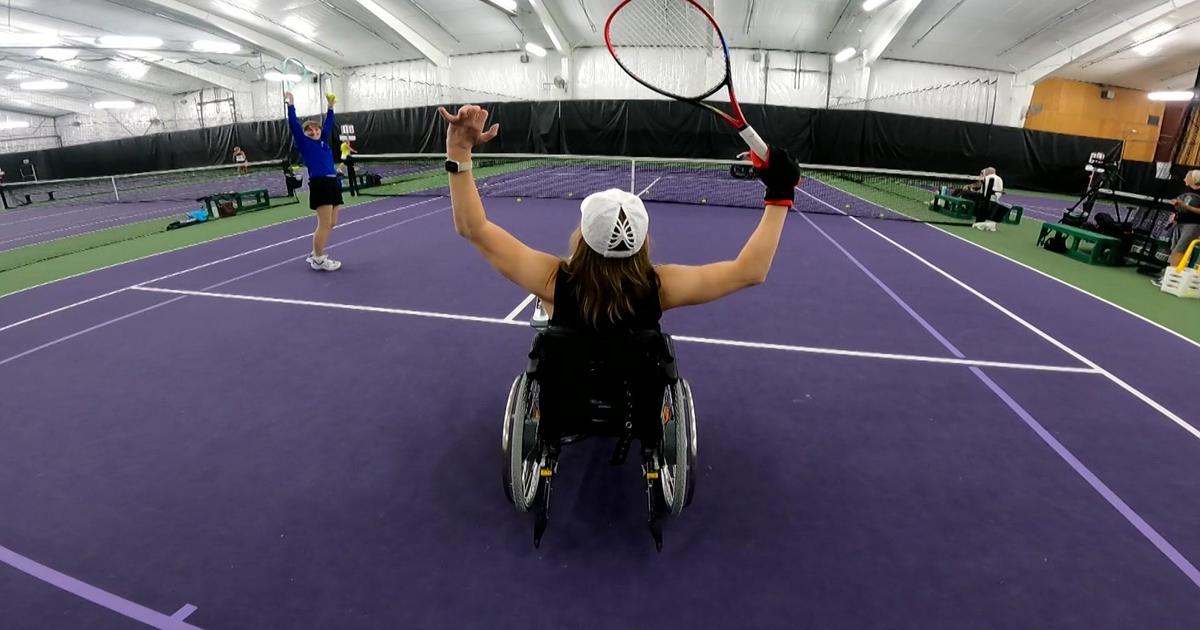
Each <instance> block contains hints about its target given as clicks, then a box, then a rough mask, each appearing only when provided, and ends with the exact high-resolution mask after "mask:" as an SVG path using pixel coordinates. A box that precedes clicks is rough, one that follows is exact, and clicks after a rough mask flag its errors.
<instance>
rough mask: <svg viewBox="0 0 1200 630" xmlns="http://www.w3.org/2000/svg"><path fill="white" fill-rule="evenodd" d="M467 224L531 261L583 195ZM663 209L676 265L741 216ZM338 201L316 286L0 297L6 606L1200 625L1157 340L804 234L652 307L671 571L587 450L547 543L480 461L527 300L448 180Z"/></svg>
mask: <svg viewBox="0 0 1200 630" xmlns="http://www.w3.org/2000/svg"><path fill="white" fill-rule="evenodd" d="M596 183H597V182H594V181H588V182H583V183H582V184H581V185H583V186H584V187H589V186H590V187H595V184H596ZM646 183H647V184H650V183H651V182H646ZM663 183H669V180H668V182H659V184H656V185H655V186H658V185H662V184H663ZM652 191H653V188H652V190H651V192H652ZM800 193H801V194H800V195H799V200H800V203H801V204H804V205H807V206H812V207H811V208H807V209H812V210H816V211H821V210H828V209H829V208H821V207H818V206H822V205H824V206H831V207H832V210H839V209H843V208H847V207H850V206H855V205H858V204H863V203H866V202H865V201H863V200H861V199H858V198H856V197H853V196H852V195H850V194H849V193H846V192H842V191H840V190H836V189H833V188H831V187H829V186H827V185H825V184H822V183H820V182H816V181H810V182H809V184H807V185H806V186H805V187H804V188H802V189H801V191H800ZM555 194H560V193H555ZM647 198H648V199H651V200H653V195H652V194H648V195H647ZM487 206H488V211H489V213H490V215H491V217H492V218H493V220H495V221H496V222H497V223H499V224H500V225H502V226H504V227H505V228H507V229H509V230H510V231H512V232H513V233H514V234H516V235H517V236H518V237H520V238H521V239H523V240H525V241H526V242H528V243H529V244H530V245H532V246H535V247H538V248H542V249H545V250H547V251H553V252H559V251H563V250H565V248H566V245H567V237H568V234H569V233H570V231H571V230H572V228H573V227H574V226H576V225H577V224H578V204H577V202H574V201H570V200H552V199H529V198H523V199H515V198H493V199H491V200H489V201H488V204H487ZM649 207H650V212H651V217H652V221H653V230H652V234H653V241H652V245H651V246H652V251H653V253H654V258H655V259H657V260H659V261H671V262H681V263H699V262H706V261H712V260H717V259H721V258H727V257H732V256H735V255H736V254H737V250H738V248H739V247H740V246H741V243H742V239H743V237H744V235H746V234H749V232H750V231H751V230H752V229H753V228H754V225H755V223H756V221H757V213H756V212H755V211H753V210H748V209H746V208H735V207H724V206H720V205H716V204H715V203H709V204H708V205H682V204H667V203H653V202H651V203H650V204H649ZM343 217H344V218H343V223H342V225H340V226H339V227H338V229H337V230H336V231H335V232H334V235H333V238H332V243H334V247H335V248H336V252H337V256H338V257H339V258H340V259H341V260H343V261H344V263H345V267H344V268H343V269H342V270H341V271H339V272H338V273H336V274H318V273H314V272H312V271H311V270H310V269H309V268H308V267H307V266H306V265H305V264H304V263H303V262H302V260H303V258H304V256H305V254H307V252H308V244H307V239H308V237H309V233H310V230H311V225H310V224H309V222H308V221H298V222H289V223H283V224H279V225H275V226H272V227H268V228H263V229H260V230H256V231H253V232H248V233H244V234H240V235H236V236H231V237H228V238H224V239H221V240H217V241H212V242H209V243H205V244H202V245H198V246H194V247H190V248H187V249H183V250H179V251H174V252H170V253H166V254H161V255H157V256H153V257H150V258H145V259H142V260H138V261H134V262H130V263H127V264H123V265H119V266H116V267H111V268H107V269H102V270H99V271H95V272H92V273H89V274H86V275H82V276H78V277H74V278H70V279H67V280H62V281H59V282H55V283H52V284H48V285H44V286H41V287H36V288H33V289H29V290H26V291H23V292H20V293H16V294H12V295H9V296H7V297H4V298H0V368H2V369H3V370H4V371H5V378H4V379H3V382H4V395H3V399H4V401H5V409H6V412H7V413H6V415H8V416H9V417H10V418H15V419H18V420H17V421H14V422H9V423H5V424H4V425H3V426H2V428H0V461H3V462H5V465H4V466H0V483H3V485H4V487H6V488H10V489H11V491H10V492H6V493H3V494H2V495H0V513H2V514H4V515H5V518H3V519H0V561H3V563H4V565H5V566H4V567H3V568H0V592H4V593H5V594H6V598H5V599H6V602H5V620H6V621H5V624H11V625H12V627H20V628H24V627H30V628H33V627H46V626H47V625H48V620H52V621H53V623H54V625H55V626H57V627H64V626H69V627H78V628H127V627H139V624H143V625H149V626H153V627H159V628H190V627H198V628H328V627H389V628H407V627H422V628H423V627H471V628H475V627H478V628H508V627H517V626H522V627H533V628H541V627H546V628H564V627H587V628H618V627H621V628H625V627H630V626H642V625H653V626H658V627H680V628H683V627H705V628H710V627H712V628H727V627H749V628H797V627H814V628H896V627H904V628H946V627H970V628H1016V627H1029V626H1030V620H1037V622H1036V624H1035V625H1038V626H1044V627H1053V628H1081V629H1082V628H1087V629H1096V628H1114V629H1115V628H1130V627H1143V628H1156V629H1158V628H1162V629H1171V628H1180V629H1184V628H1192V627H1194V626H1195V619H1197V618H1200V571H1198V570H1197V568H1196V562H1198V561H1200V502H1197V501H1195V497H1196V495H1197V491H1200V429H1197V428H1196V426H1195V421H1194V419H1195V418H1198V417H1200V402H1198V401H1197V399H1196V397H1195V395H1194V392H1193V391H1192V388H1190V387H1188V386H1186V384H1185V382H1184V379H1179V380H1171V379H1165V378H1163V377H1162V375H1163V371H1162V370H1161V369H1150V368H1151V367H1156V368H1161V366H1166V365H1169V366H1172V372H1173V373H1176V374H1181V375H1182V374H1194V373H1196V371H1197V370H1200V348H1198V347H1197V346H1196V345H1195V344H1194V343H1192V342H1190V341H1187V340H1185V339H1183V338H1182V337H1180V336H1178V335H1176V334H1174V333H1171V332H1168V331H1166V330H1165V329H1163V328H1161V327H1158V326H1156V325H1154V324H1151V323H1149V322H1147V321H1145V320H1142V319H1139V318H1137V317H1135V316H1133V315H1130V314H1128V313H1126V312H1124V311H1121V310H1118V309H1117V308H1116V307H1113V306H1110V305H1108V304H1105V303H1103V302H1101V301H1099V300H1097V299H1095V298H1093V297H1091V296H1089V295H1086V294H1084V293H1082V292H1080V291H1077V290H1075V289H1073V288H1070V287H1068V286H1067V285H1065V284H1062V283H1060V282H1058V281H1056V280H1053V279H1051V278H1049V277H1047V276H1044V275H1041V274H1039V273H1037V272H1034V271H1031V270H1029V269H1027V268H1025V267H1022V266H1020V265H1018V264H1016V263H1014V262H1011V261H1009V260H1006V259H1004V258H1001V257H999V256H996V255H994V254H992V253H990V252H987V251H985V250H983V249H980V248H978V247H976V246H974V245H972V244H970V243H968V242H966V241H963V240H960V239H958V238H955V237H954V236H952V235H950V234H948V233H946V232H943V231H939V230H937V229H935V228H933V227H930V226H928V225H921V224H918V223H904V222H895V221H870V220H864V221H860V220H859V219H857V218H853V217H840V216H829V215H820V214H811V215H810V214H793V215H789V218H788V223H789V225H788V226H787V228H786V230H785V233H784V237H783V242H782V243H781V246H780V248H779V253H778V255H777V257H776V260H775V264H774V267H773V268H772V271H771V275H770V278H769V279H768V281H767V283H766V284H765V285H763V286H761V287H758V288H755V289H752V290H750V291H746V292H744V293H741V294H738V295H735V296H733V297H731V298H729V299H726V300H722V301H721V302H719V303H715V304H712V305H709V306H705V307H698V308H694V309H685V310H681V311H672V312H670V313H668V314H667V315H666V316H665V317H664V320H663V325H664V329H665V330H666V331H668V332H670V333H671V334H673V335H675V338H676V342H677V352H678V355H679V367H680V371H681V373H682V374H683V375H684V376H685V377H686V378H687V379H688V380H690V381H691V383H692V387H693V391H694V394H695V405H696V413H697V416H698V435H699V437H698V441H699V453H700V475H699V478H698V487H697V496H696V500H695V502H694V504H693V505H692V506H691V507H690V508H689V509H688V510H687V511H685V512H684V514H683V515H682V516H680V517H679V518H675V519H672V520H670V521H669V522H668V523H667V524H666V546H665V548H664V550H663V552H662V553H656V552H655V551H654V547H653V544H652V542H651V541H650V539H649V537H648V536H647V535H646V533H645V522H644V519H645V512H644V510H645V506H644V501H645V497H644V494H643V492H642V488H641V486H640V483H639V479H640V475H639V471H638V469H637V466H636V465H633V464H629V465H626V466H624V467H612V466H610V465H609V464H608V461H607V460H608V456H609V454H610V453H611V448H610V446H609V445H608V444H606V443H604V442H603V441H594V442H585V443H583V444H581V445H579V446H575V447H570V448H568V449H566V451H565V452H564V455H563V460H562V462H563V466H562V468H561V469H560V472H559V477H560V485H559V486H558V487H557V489H556V497H555V508H554V512H553V515H552V518H553V522H552V525H551V527H550V529H549V531H548V533H547V535H546V538H545V540H544V542H543V543H542V546H541V548H540V549H536V550H535V549H534V548H533V547H532V546H531V544H530V536H529V522H528V521H527V520H526V519H525V518H524V517H523V515H520V514H517V513H516V512H515V511H514V510H513V508H512V506H511V504H510V503H509V502H508V501H506V499H505V497H504V494H503V492H502V489H501V484H500V483H499V480H498V479H497V477H498V471H499V469H500V462H501V448H500V435H501V421H502V415H503V413H504V405H505V399H506V396H507V393H508V388H509V385H510V384H511V383H512V379H513V377H514V376H515V375H516V374H517V373H518V372H519V371H520V370H521V369H523V367H524V361H525V354H526V352H527V351H528V348H529V343H530V341H531V339H532V336H533V330H532V329H531V328H530V327H529V325H528V319H529V317H530V315H531V311H532V308H531V306H530V304H529V300H528V299H527V298H528V296H527V295H525V294H523V293H522V292H521V291H520V290H519V289H517V288H515V287H514V286H513V285H511V284H509V283H508V282H507V281H505V280H504V279H502V278H501V277H500V276H498V275H497V274H495V273H494V272H493V271H492V270H491V269H490V268H489V267H488V266H487V265H486V263H484V262H483V261H482V260H481V259H480V257H479V256H478V255H477V254H476V253H475V252H474V251H473V250H472V249H471V247H470V246H469V245H468V244H467V243H466V242H463V241H462V240H461V239H459V238H458V237H457V236H456V235H455V234H454V230H453V227H452V225H451V218H450V212H449V200H448V199H447V198H445V197H438V196H428V195H427V196H422V197H396V198H389V199H381V200H378V201H373V202H370V203H367V204H363V205H360V206H355V207H352V208H347V209H345V210H344V212H343ZM1064 313H1071V316H1070V317H1069V318H1067V317H1064V316H1063V314H1064Z"/></svg>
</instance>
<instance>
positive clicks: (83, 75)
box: [0, 60, 171, 103]
mask: <svg viewBox="0 0 1200 630" xmlns="http://www.w3.org/2000/svg"><path fill="white" fill-rule="evenodd" d="M0 67H4V68H12V69H15V70H22V71H25V72H31V73H33V74H40V75H42V76H45V77H50V78H51V79H58V80H59V81H66V82H68V83H74V84H76V85H82V86H84V87H86V88H91V89H93V90H99V91H101V92H108V93H109V94H115V95H117V96H124V97H125V98H131V99H134V100H136V101H143V102H146V103H158V102H159V101H162V100H167V99H170V98H171V95H170V94H168V93H166V92H160V91H156V90H148V89H146V88H143V87H138V86H137V85H134V84H130V83H127V82H125V81H117V80H111V79H107V78H100V77H97V76H95V75H93V74H91V73H88V72H80V71H77V70H69V69H66V68H64V67H62V66H58V65H55V64H52V63H43V62H40V61H28V62H20V61H12V60H4V61H0Z"/></svg>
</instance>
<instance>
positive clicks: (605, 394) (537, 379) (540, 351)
mask: <svg viewBox="0 0 1200 630" xmlns="http://www.w3.org/2000/svg"><path fill="white" fill-rule="evenodd" d="M539 330H540V332H539V333H538V334H537V336H536V337H535V338H534V340H533V345H532V347H531V348H530V351H529V354H528V358H529V362H528V365H527V367H526V369H525V371H524V372H522V373H521V374H520V375H518V376H517V379H516V380H515V381H514V382H513V386H512V389H511V390H510V393H509V400H508V405H507V408H506V410H505V424H504V434H503V448H504V458H505V460H504V470H503V481H504V490H505V494H506V495H507V496H508V498H509V499H510V500H512V501H513V503H514V504H515V505H516V507H517V509H518V510H519V511H521V512H529V511H532V512H534V513H535V516H536V520H535V523H534V544H535V546H536V545H539V544H540V543H541V537H542V534H543V533H544V531H545V527H546V522H547V520H548V513H549V504H550V503H549V502H550V487H551V483H552V481H553V477H554V475H555V473H556V471H557V467H558V458H559V455H560V453H561V449H562V446H563V445H564V444H567V443H569V442H571V441H574V440H575V439H578V438H579V437H589V436H601V437H611V438H616V440H617V443H616V447H615V449H614V451H613V458H612V463H613V464H621V463H623V462H624V461H625V459H626V456H627V454H628V451H629V450H630V448H631V446H632V443H633V441H634V440H637V441H638V442H639V444H640V449H639V450H640V453H641V457H642V470H643V476H644V478H645V480H646V484H647V486H646V492H647V496H648V499H649V501H648V506H649V512H650V514H649V522H648V524H649V526H650V530H651V533H652V534H653V535H654V539H655V544H656V546H657V547H658V548H659V549H660V550H661V548H662V529H661V524H660V522H659V521H660V518H661V517H662V516H665V515H668V514H670V515H676V514H679V513H680V512H681V511H682V510H683V508H684V507H685V506H686V505H688V504H689V503H690V502H691V497H692V492H693V488H694V485H695V474H694V471H695V460H696V440H695V435H696V434H695V413H694V410H693V408H692V397H691V388H690V386H689V385H688V383H687V381H686V380H684V379H682V378H680V376H679V372H678V369H677V366H676V361H675V349H674V344H673V342H672V340H671V337H670V336H669V335H667V334H664V333H663V332H661V331H659V330H632V331H617V332H605V333H595V332H584V331H579V330H574V329H569V328H562V327H556V326H548V327H545V328H541V329H539Z"/></svg>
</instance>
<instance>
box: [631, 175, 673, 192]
mask: <svg viewBox="0 0 1200 630" xmlns="http://www.w3.org/2000/svg"><path fill="white" fill-rule="evenodd" d="M663 177H666V175H660V176H659V177H655V178H654V181H652V182H650V185H649V186H647V187H645V188H643V189H642V192H640V193H638V194H637V196H639V197H641V196H642V195H644V194H646V193H648V192H650V189H651V188H654V185H655V184H657V183H658V182H659V180H661V179H662V178H663Z"/></svg>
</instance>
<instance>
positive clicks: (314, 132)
mask: <svg viewBox="0 0 1200 630" xmlns="http://www.w3.org/2000/svg"><path fill="white" fill-rule="evenodd" d="M283 98H284V100H285V101H287V118H288V127H289V128H291V130H292V139H293V141H294V142H295V143H296V150H297V151H299V152H300V157H301V159H302V160H303V161H304V165H305V166H307V167H308V207H309V208H312V209H313V210H315V211H316V212H317V229H316V230H315V231H313V238H312V254H311V255H309V257H308V258H305V259H304V260H305V262H307V263H308V264H309V266H310V267H312V268H313V269H315V270H317V271H337V270H338V269H339V268H341V266H342V263H340V262H338V261H336V260H334V259H332V258H330V257H328V256H326V255H325V242H326V241H327V240H329V232H330V231H332V230H333V226H335V225H337V218H338V210H339V209H341V206H342V203H343V202H342V185H341V183H340V182H339V181H338V176H337V175H338V174H337V170H336V169H335V168H334V166H333V151H331V150H330V148H329V139H330V138H331V137H332V134H333V103H334V101H335V100H336V99H335V98H334V96H333V94H327V95H325V98H326V100H327V101H329V111H327V112H325V124H324V125H321V124H319V123H318V122H317V121H315V120H306V121H304V124H303V125H301V124H300V120H299V119H297V118H296V103H295V97H294V96H292V93H291V92H286V93H284V95H283Z"/></svg>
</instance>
